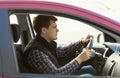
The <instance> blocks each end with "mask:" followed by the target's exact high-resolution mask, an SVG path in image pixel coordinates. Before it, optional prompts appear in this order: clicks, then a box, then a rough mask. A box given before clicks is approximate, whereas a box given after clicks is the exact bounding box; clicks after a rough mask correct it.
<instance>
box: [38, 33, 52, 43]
mask: <svg viewBox="0 0 120 78" xmlns="http://www.w3.org/2000/svg"><path fill="white" fill-rule="evenodd" d="M40 36H41V37H43V38H44V39H45V40H47V42H48V43H50V42H51V40H49V39H48V38H47V37H46V36H45V35H42V34H41V35H40Z"/></svg>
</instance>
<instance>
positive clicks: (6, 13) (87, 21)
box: [0, 3, 120, 78]
mask: <svg viewBox="0 0 120 78" xmlns="http://www.w3.org/2000/svg"><path fill="white" fill-rule="evenodd" d="M13 4H14V3H13ZM33 4H34V5H36V6H35V7H31V6H27V5H28V4H24V5H26V7H21V5H22V3H21V5H19V7H18V6H17V7H14V6H13V5H11V4H10V5H11V6H12V7H14V8H12V7H11V8H6V9H0V16H1V18H3V19H2V21H0V26H1V28H0V32H1V33H0V34H1V37H0V38H1V40H0V43H1V44H0V52H1V58H2V61H1V66H2V70H0V71H2V73H3V74H4V76H7V77H16V78H17V77H18V78H29V77H30V78H38V77H46V78H47V77H49V78H53V77H58V78H59V77H60V78H61V77H63V78H66V77H72V78H73V77H79V76H76V75H74V76H71V75H67V76H65V75H46V74H34V73H30V72H26V71H25V72H21V71H20V68H22V67H20V66H19V61H18V59H17V51H16V44H17V46H19V44H20V47H21V48H22V50H23V49H24V47H25V46H26V44H27V43H28V42H29V41H30V40H31V39H33V38H34V35H35V33H34V30H33V28H32V19H31V14H34V15H36V14H48V15H55V16H56V17H58V18H62V19H64V20H66V19H67V20H68V22H69V23H71V22H70V21H69V20H73V21H75V22H74V25H72V26H74V27H75V26H76V23H77V22H80V24H79V26H76V28H77V29H80V28H81V27H82V26H81V23H83V24H84V25H88V26H90V27H92V28H95V29H97V30H96V31H100V33H98V35H99V34H102V35H103V36H104V34H105V35H106V34H107V35H109V38H113V39H114V40H115V42H116V43H119V42H120V40H118V39H117V38H120V37H119V32H116V31H119V30H118V29H117V28H119V25H120V24H119V23H117V22H115V21H112V20H109V21H108V19H106V18H104V17H102V16H101V18H100V17H99V16H97V14H96V15H95V13H93V14H92V12H89V11H86V10H85V11H84V9H80V8H79V9H78V8H77V7H76V9H75V7H74V8H73V7H72V6H71V7H66V5H62V6H60V5H56V4H54V3H53V4H52V3H51V4H49V3H48V4H49V5H46V4H44V3H43V4H41V3H33ZM14 5H15V4H14ZM43 5H44V6H43ZM41 6H42V7H41ZM51 6H52V7H59V8H60V9H55V8H53V9H51V8H48V7H51ZM11 15H15V16H16V17H17V19H15V20H16V21H17V22H18V23H17V24H19V26H20V29H21V32H22V33H21V36H20V40H21V42H20V43H15V44H14V40H13V39H14V38H13V34H12V29H11V25H10V24H12V22H11V20H13V19H14V18H13V19H10V16H11ZM1 18H0V19H1ZM64 20H62V21H64ZM64 22H65V21H64ZM111 23H112V25H113V26H114V27H115V28H114V27H111V26H110V25H111ZM83 24H82V25H83ZM65 25H66V24H64V27H65ZM66 27H67V28H63V29H61V30H65V31H68V32H67V34H66V38H67V36H68V35H69V34H70V33H69V32H72V33H73V30H69V28H70V26H69V25H68V26H66ZM110 27H111V28H110ZM112 28H113V29H112ZM71 29H72V28H71ZM89 30H92V29H89ZM89 30H87V31H89ZM75 31H76V30H75V29H74V32H75ZM78 31H80V30H78ZM83 31H85V29H84V30H83ZM96 31H95V32H94V33H96ZM3 34H4V35H3ZM88 34H89V32H88ZM61 35H65V32H63V34H61ZM74 36H76V37H75V39H73V41H74V40H76V38H81V37H79V33H75V34H74ZM72 37H73V35H70V36H69V38H67V39H64V38H63V37H62V38H61V39H62V41H67V40H70V39H72ZM97 37H98V36H96V42H97ZM101 38H102V40H104V39H103V38H104V37H101ZM101 38H100V39H101ZM107 39H108V38H105V41H107ZM78 40H79V39H78ZM71 41H72V40H70V41H69V42H71ZM58 42H60V45H66V44H64V43H65V42H61V41H58ZM66 43H68V42H66ZM99 48H101V47H99ZM9 62H10V63H9ZM8 64H9V65H8Z"/></svg>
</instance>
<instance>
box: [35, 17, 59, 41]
mask: <svg viewBox="0 0 120 78" xmlns="http://www.w3.org/2000/svg"><path fill="white" fill-rule="evenodd" d="M56 21H57V18H56V17H54V16H48V15H38V16H37V17H35V19H34V21H33V27H34V29H35V32H36V33H37V35H40V36H42V37H44V38H45V39H46V40H47V41H51V40H56V39H57V32H58V31H59V30H58V29H57V24H56Z"/></svg>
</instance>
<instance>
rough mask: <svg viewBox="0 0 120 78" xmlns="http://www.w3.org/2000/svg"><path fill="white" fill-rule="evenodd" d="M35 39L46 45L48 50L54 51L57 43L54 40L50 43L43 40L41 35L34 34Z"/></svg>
mask: <svg viewBox="0 0 120 78" xmlns="http://www.w3.org/2000/svg"><path fill="white" fill-rule="evenodd" d="M36 40H37V41H38V42H39V43H40V44H41V45H42V46H44V47H46V48H47V49H48V50H50V51H54V52H56V47H57V43H56V42H55V41H51V42H50V43H49V42H48V41H47V40H45V39H44V38H43V37H41V36H38V35H37V36H36Z"/></svg>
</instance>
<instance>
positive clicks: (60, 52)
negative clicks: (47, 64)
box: [57, 41, 83, 57]
mask: <svg viewBox="0 0 120 78" xmlns="http://www.w3.org/2000/svg"><path fill="white" fill-rule="evenodd" d="M82 46H83V45H82V43H81V41H78V42H74V43H71V44H70V45H67V46H64V47H61V46H60V47H58V48H57V56H58V57H65V56H67V55H68V54H69V53H75V52H76V51H77V50H79V49H80V48H82Z"/></svg>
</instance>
